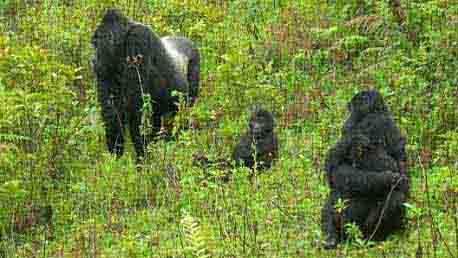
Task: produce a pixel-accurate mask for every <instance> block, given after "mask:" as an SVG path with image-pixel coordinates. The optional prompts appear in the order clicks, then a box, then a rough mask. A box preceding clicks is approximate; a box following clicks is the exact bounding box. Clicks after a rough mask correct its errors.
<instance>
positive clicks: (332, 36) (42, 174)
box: [0, 0, 458, 258]
mask: <svg viewBox="0 0 458 258" xmlns="http://www.w3.org/2000/svg"><path fill="white" fill-rule="evenodd" d="M113 5H114V6H117V7H119V8H120V9H122V10H123V11H124V12H125V13H126V14H127V15H128V16H130V17H132V18H133V19H135V20H138V21H141V22H143V23H145V24H148V25H150V26H151V27H152V28H153V29H154V30H155V31H156V32H157V33H158V34H159V35H167V34H180V35H185V36H187V37H190V38H191V39H193V40H194V41H195V42H197V43H198V45H199V47H200V50H201V53H202V63H203V64H202V77H203V78H202V79H203V80H202V85H201V87H202V90H201V93H200V97H199V100H198V102H197V103H196V105H195V106H194V107H193V108H191V109H186V108H183V109H182V110H181V111H180V112H179V114H178V116H177V117H176V118H175V120H176V121H175V129H177V130H174V133H175V134H176V136H177V140H176V141H158V142H157V143H155V144H151V145H150V146H149V156H148V157H149V158H148V161H147V162H146V163H145V165H143V166H141V167H136V165H135V158H134V155H133V148H132V145H129V147H128V152H129V153H128V154H127V155H124V156H123V157H122V158H120V159H115V158H114V157H112V156H110V155H109V154H108V152H107V150H106V146H105V141H104V130H103V126H102V122H101V119H100V112H99V108H100V107H99V106H98V104H97V101H96V94H95V80H94V77H93V73H92V72H91V69H90V65H89V63H90V62H89V60H90V57H91V54H92V52H93V49H92V48H91V45H90V37H91V35H92V33H93V31H94V29H95V27H96V25H97V23H98V22H99V20H100V17H101V15H102V14H103V12H104V10H105V9H106V8H107V7H109V6H113ZM457 57H458V3H457V2H455V1H449V0H428V1H425V0H409V1H406V0H401V1H399V0H383V1H375V0H371V1H356V0H355V1H344V0H335V1H318V0H300V1H296V0H285V1H276V0H245V1H242V0H234V1H222V0H190V1H183V0H147V1H121V0H119V1H117V0H114V1H113V0H102V1H96V0H80V1H72V0H66V1H64V0H62V1H50V0H49V1H48V0H42V1H24V0H4V1H2V2H0V100H1V105H0V237H1V242H0V257H336V255H337V257H399V258H401V257H414V256H415V255H416V257H458V174H457V167H458V159H457V154H458V130H457V127H458V112H456V111H457V104H458V73H457V70H458V58H457ZM369 87H373V88H377V89H379V90H380V91H381V92H382V93H383V94H384V96H385V99H386V101H387V102H388V104H389V105H390V107H391V110H392V111H393V114H394V115H395V118H396V120H397V122H398V124H399V126H400V127H401V129H402V130H403V132H404V133H405V134H406V135H407V139H408V152H409V166H410V168H409V173H410V175H411V176H412V196H411V198H410V201H409V203H408V204H407V205H408V208H409V209H408V217H409V224H408V228H407V230H406V231H405V232H404V233H401V234H397V235H395V236H393V237H391V238H390V239H389V240H388V241H386V242H383V243H377V244H376V245H375V247H370V244H371V243H365V242H363V241H360V240H359V238H358V236H359V234H358V232H357V231H355V230H354V228H352V227H349V229H350V230H351V231H352V235H353V236H354V238H355V241H352V242H351V243H348V244H346V245H342V246H341V247H339V249H337V250H335V251H324V250H323V249H322V248H321V247H320V246H321V245H320V242H321V241H322V240H323V238H322V236H321V232H320V226H319V221H320V216H319V214H320V209H321V207H322V205H323V202H324V200H325V196H326V195H327V191H328V189H327V186H326V183H325V180H324V177H323V172H322V170H323V162H324V157H325V154H326V152H327V150H328V149H329V148H330V147H331V146H332V145H333V144H334V143H335V141H336V140H337V139H338V137H339V134H340V128H341V125H342V123H343V120H344V119H345V117H346V102H347V101H348V100H349V99H350V98H351V96H352V95H353V94H354V93H356V92H357V91H358V90H360V89H366V88H369ZM259 103H261V104H263V106H264V107H266V108H268V109H270V110H272V111H273V113H274V114H275V117H276V121H277V128H276V130H277V132H278V134H279V138H280V159H279V160H278V161H277V163H276V164H275V165H274V167H273V168H272V169H271V170H269V171H268V172H265V173H262V174H257V175H256V176H255V177H254V180H253V181H252V182H250V180H249V179H248V178H249V176H248V171H247V170H246V169H244V168H240V169H234V171H233V173H234V176H233V178H232V179H231V180H230V181H229V182H223V181H222V180H221V178H220V177H221V175H222V173H224V171H221V170H219V169H218V168H209V169H202V168H198V167H194V166H193V165H192V155H193V153H196V152H201V153H205V154H207V155H208V156H209V157H211V158H221V157H228V156H229V155H230V153H231V149H232V148H233V146H234V145H235V144H236V138H237V137H238V136H239V135H241V134H242V133H243V130H244V128H245V127H246V120H247V118H248V115H249V110H250V107H251V106H252V105H254V104H259ZM183 127H189V128H190V129H188V130H179V129H180V128H183Z"/></svg>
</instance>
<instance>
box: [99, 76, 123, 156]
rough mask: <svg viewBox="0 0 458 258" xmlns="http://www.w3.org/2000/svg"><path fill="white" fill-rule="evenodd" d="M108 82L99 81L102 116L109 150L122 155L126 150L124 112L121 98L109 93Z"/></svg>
mask: <svg viewBox="0 0 458 258" xmlns="http://www.w3.org/2000/svg"><path fill="white" fill-rule="evenodd" d="M107 83H108V82H99V86H98V99H99V102H100V105H101V107H102V118H103V122H104V124H105V136H106V142H107V146H108V150H109V151H110V152H111V153H113V154H116V155H118V156H121V155H122V154H123V152H124V135H123V128H124V121H125V120H124V118H125V115H124V112H122V107H121V98H120V97H119V96H114V95H113V94H110V93H108V90H107V88H108V87H107Z"/></svg>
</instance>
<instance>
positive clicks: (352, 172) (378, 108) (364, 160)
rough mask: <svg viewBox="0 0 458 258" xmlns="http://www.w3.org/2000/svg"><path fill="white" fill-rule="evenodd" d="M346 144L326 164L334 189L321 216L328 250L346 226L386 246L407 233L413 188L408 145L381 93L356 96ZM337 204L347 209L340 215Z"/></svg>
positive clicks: (346, 128) (331, 153)
mask: <svg viewBox="0 0 458 258" xmlns="http://www.w3.org/2000/svg"><path fill="white" fill-rule="evenodd" d="M349 110H350V112H351V114H350V117H349V119H348V120H347V121H346V123H345V126H344V128H343V130H342V131H343V132H342V139H341V140H340V141H339V142H338V143H337V144H336V146H335V147H333V148H332V149H331V150H330V151H329V154H328V157H327V160H326V172H327V177H328V183H329V186H330V188H331V193H330V196H329V198H328V200H327V202H326V204H325V205H324V207H323V210H322V228H323V232H324V233H325V234H326V237H327V239H326V244H325V247H326V248H335V247H336V246H337V244H338V242H340V241H341V240H343V239H345V237H346V235H345V232H344V230H343V228H342V226H343V225H345V224H347V223H355V224H356V225H358V226H359V227H360V229H361V231H362V233H363V235H364V237H365V238H366V239H374V240H383V239H385V238H386V237H387V236H388V235H389V234H391V233H392V232H393V231H395V230H398V229H400V228H402V226H403V221H404V217H405V207H404V206H403V202H405V201H406V199H407V195H408V191H409V182H408V178H407V175H406V172H405V161H406V154H405V140H404V137H402V136H401V133H400V131H399V129H398V127H397V126H396V125H395V123H394V121H393V120H392V118H391V114H390V113H389V111H388V109H387V107H386V106H385V104H384V102H383V99H382V97H381V95H380V94H379V93H378V92H376V91H364V92H361V93H359V94H357V95H356V96H355V97H354V98H353V99H352V100H351V101H350V103H349ZM338 199H343V200H346V201H347V203H346V205H345V206H346V207H345V209H344V210H343V211H342V212H341V213H340V214H339V213H338V212H336V211H335V208H334V206H335V204H336V203H337V200H338Z"/></svg>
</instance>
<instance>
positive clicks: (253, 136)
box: [194, 107, 278, 170]
mask: <svg viewBox="0 0 458 258" xmlns="http://www.w3.org/2000/svg"><path fill="white" fill-rule="evenodd" d="M274 125H275V122H274V118H273V116H272V114H271V113H270V112H269V111H267V110H264V109H262V108H258V107H256V108H255V109H254V111H253V112H252V114H251V117H250V120H249V123H248V126H249V128H248V131H247V132H246V133H245V134H244V135H242V137H241V138H240V140H239V142H238V144H237V145H236V147H235V149H234V151H233V153H232V159H233V160H234V161H235V164H236V165H237V166H246V167H248V168H250V169H253V168H254V167H255V165H256V169H259V170H263V169H268V168H270V167H271V166H272V163H273V161H274V160H275V159H276V158H277V156H278V139H277V136H276V135H275V132H274ZM194 162H195V163H196V164H197V165H200V166H204V167H207V166H209V165H212V164H216V165H217V166H218V167H220V168H227V167H230V162H229V161H228V160H227V159H219V160H216V161H212V160H209V159H208V158H207V157H205V156H204V155H202V154H196V155H194Z"/></svg>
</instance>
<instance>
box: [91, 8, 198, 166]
mask: <svg viewBox="0 0 458 258" xmlns="http://www.w3.org/2000/svg"><path fill="white" fill-rule="evenodd" d="M92 44H93V46H94V48H95V58H94V59H93V69H94V72H95V74H96V77H97V89H98V99H99V102H100V105H101V106H102V117H103V120H104V123H105V127H106V138H107V145H108V149H109V151H110V152H112V153H115V154H117V155H122V153H123V150H124V133H123V131H124V128H125V125H126V124H127V125H128V127H129V130H130V135H131V137H132V141H133V143H134V146H135V151H136V153H137V156H139V157H141V156H143V155H144V149H145V147H146V144H147V143H148V142H149V141H150V140H151V139H152V138H153V137H154V136H155V135H156V133H157V132H158V130H159V128H160V126H161V117H163V116H164V115H166V114H173V113H175V112H176V111H177V106H176V102H177V101H178V98H177V96H174V95H173V94H172V92H173V91H178V92H181V93H183V94H184V95H185V97H186V100H188V102H189V103H190V104H192V103H193V102H194V100H195V98H196V97H197V94H198V88H199V76H200V75H199V74H200V56H199V52H198V50H197V49H196V48H195V47H194V46H193V43H192V42H191V41H190V40H188V39H186V38H183V37H165V38H162V39H160V38H159V37H158V36H157V35H156V34H155V33H154V32H153V31H152V30H151V29H150V28H149V27H147V26H145V25H143V24H140V23H136V22H133V21H131V20H129V19H128V18H127V17H125V16H124V15H123V14H122V13H121V12H120V11H119V10H116V9H110V10H108V11H107V12H106V14H105V16H104V17H103V19H102V22H101V23H100V24H99V26H98V27H97V29H96V30H95V33H94V35H93V38H92ZM145 94H149V95H150V96H151V105H152V111H153V115H152V117H151V118H150V119H151V125H152V132H151V133H150V134H148V135H143V134H142V133H141V132H140V125H141V122H142V107H143V104H144V103H143V100H144V98H143V97H142V96H144V95H145Z"/></svg>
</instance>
